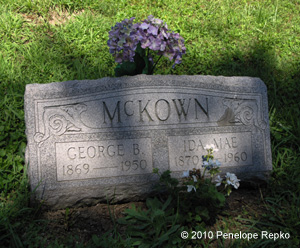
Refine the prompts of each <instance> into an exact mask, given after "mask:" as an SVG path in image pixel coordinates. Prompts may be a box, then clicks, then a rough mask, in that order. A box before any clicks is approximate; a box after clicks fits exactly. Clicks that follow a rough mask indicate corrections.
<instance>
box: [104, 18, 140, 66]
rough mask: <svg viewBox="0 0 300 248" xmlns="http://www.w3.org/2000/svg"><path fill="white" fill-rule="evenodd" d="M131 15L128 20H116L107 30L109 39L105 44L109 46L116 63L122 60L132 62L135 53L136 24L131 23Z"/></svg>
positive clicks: (136, 42)
mask: <svg viewBox="0 0 300 248" xmlns="http://www.w3.org/2000/svg"><path fill="white" fill-rule="evenodd" d="M134 19H135V18H134V17H132V18H130V19H129V20H128V19H125V20H123V21H122V22H118V23H117V24H116V25H115V26H114V27H112V28H111V31H109V40H108V41H107V45H108V46H109V52H110V53H111V54H113V56H114V57H115V61H116V62H117V63H122V62H123V61H131V62H133V57H134V55H135V49H136V47H137V44H138V42H139V41H138V40H137V39H136V36H137V27H138V25H137V24H133V20H134Z"/></svg>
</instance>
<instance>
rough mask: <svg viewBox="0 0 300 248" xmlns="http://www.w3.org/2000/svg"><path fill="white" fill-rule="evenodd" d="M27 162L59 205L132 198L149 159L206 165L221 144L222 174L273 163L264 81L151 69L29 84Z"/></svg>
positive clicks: (259, 171) (148, 171)
mask: <svg viewBox="0 0 300 248" xmlns="http://www.w3.org/2000/svg"><path fill="white" fill-rule="evenodd" d="M25 119H26V134H27V140H28V144H27V151H26V161H27V163H28V167H29V168H28V174H29V178H30V183H31V188H32V190H34V189H35V195H36V197H37V199H43V200H44V201H45V203H46V204H47V205H49V206H50V207H53V208H63V207H67V206H80V205H83V204H94V203H97V202H99V201H106V199H108V200H111V199H112V198H114V200H115V201H119V200H127V201H130V200H136V199H138V198H140V197H143V196H145V195H146V194H147V193H148V192H150V191H151V189H152V187H153V185H154V184H155V182H156V181H157V177H156V175H153V174H152V170H153V168H159V169H160V171H164V170H167V169H170V170H171V171H172V172H173V175H174V176H176V177H180V176H181V174H182V171H184V170H187V169H192V168H201V165H202V155H205V154H206V152H205V150H204V146H205V145H207V144H215V146H217V147H218V149H219V151H218V152H216V153H215V158H217V159H218V160H219V161H220V162H221V163H222V166H221V168H222V171H223V173H225V172H227V171H230V172H234V173H236V174H237V175H238V177H239V178H241V179H242V180H243V181H251V180H252V181H257V180H264V179H266V175H268V172H269V171H270V170H271V169H272V161H271V149H270V131H269V118H268V100H267V89H266V86H265V85H264V83H263V82H262V81H261V80H260V79H258V78H249V77H214V76H159V75H157V76H145V75H138V76H134V77H121V78H102V79H99V80H82V81H69V82H60V83H50V84H30V85H27V86H26V92H25Z"/></svg>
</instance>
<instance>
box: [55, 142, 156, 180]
mask: <svg viewBox="0 0 300 248" xmlns="http://www.w3.org/2000/svg"><path fill="white" fill-rule="evenodd" d="M55 148H56V168H57V181H65V180H78V179H88V178H102V177H115V176H125V175H138V174H145V173H151V172H152V170H153V167H152V149H151V139H150V138H143V139H139V140H135V139H128V140H105V141H103V140H102V141H86V142H72V143H70V142H62V143H56V144H55Z"/></svg>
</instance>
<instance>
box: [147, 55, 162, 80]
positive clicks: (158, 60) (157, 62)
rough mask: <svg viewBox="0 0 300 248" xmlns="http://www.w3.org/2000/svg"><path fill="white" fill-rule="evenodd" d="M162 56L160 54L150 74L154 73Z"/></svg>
mask: <svg viewBox="0 0 300 248" xmlns="http://www.w3.org/2000/svg"><path fill="white" fill-rule="evenodd" d="M161 57H162V55H160V57H159V58H158V60H157V61H156V62H155V64H154V66H153V67H152V70H151V73H150V75H152V73H153V71H154V69H155V66H156V65H157V63H158V61H159V60H160V58H161Z"/></svg>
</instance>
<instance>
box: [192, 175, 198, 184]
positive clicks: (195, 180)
mask: <svg viewBox="0 0 300 248" xmlns="http://www.w3.org/2000/svg"><path fill="white" fill-rule="evenodd" d="M192 177H193V179H194V182H195V183H196V182H197V177H196V176H195V175H192Z"/></svg>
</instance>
